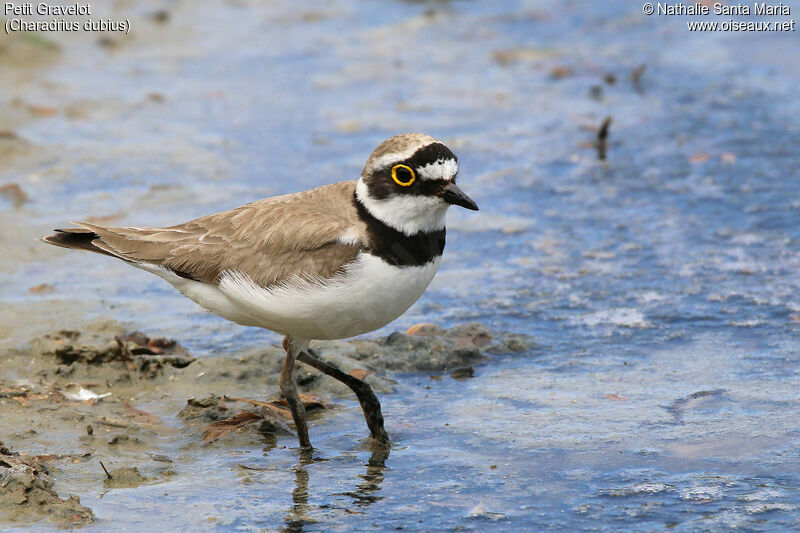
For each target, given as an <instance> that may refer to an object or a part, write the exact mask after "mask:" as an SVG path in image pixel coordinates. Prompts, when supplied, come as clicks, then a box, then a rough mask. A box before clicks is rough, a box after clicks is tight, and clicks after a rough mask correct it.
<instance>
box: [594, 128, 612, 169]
mask: <svg viewBox="0 0 800 533" xmlns="http://www.w3.org/2000/svg"><path fill="white" fill-rule="evenodd" d="M612 121H613V118H612V117H606V118H605V120H604V121H603V123H602V124H601V125H600V129H599V130H597V141H596V142H595V147H596V148H597V159H599V160H600V161H605V160H606V147H607V146H608V130H609V128H611V122H612Z"/></svg>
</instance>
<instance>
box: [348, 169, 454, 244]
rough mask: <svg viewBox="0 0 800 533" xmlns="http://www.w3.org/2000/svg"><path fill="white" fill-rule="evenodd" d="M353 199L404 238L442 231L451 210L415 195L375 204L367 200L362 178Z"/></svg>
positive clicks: (391, 197)
mask: <svg viewBox="0 0 800 533" xmlns="http://www.w3.org/2000/svg"><path fill="white" fill-rule="evenodd" d="M356 198H358V199H359V201H360V202H361V203H362V204H364V207H366V208H367V211H369V213H370V214H371V215H372V216H374V217H375V218H377V219H378V220H380V221H381V222H383V223H384V224H386V225H387V226H390V227H392V228H394V229H396V230H398V231H401V232H403V233H405V234H406V235H414V234H415V233H419V232H426V233H427V232H431V231H436V230H440V229H443V228H444V216H445V214H446V213H447V208H448V207H450V206H449V204H447V203H445V202H444V201H443V200H442V199H441V198H436V197H430V196H418V195H414V194H400V195H396V196H390V197H388V198H384V199H383V200H378V199H376V198H373V197H371V196H370V194H369V189H368V188H367V184H366V183H364V180H363V179H361V178H359V179H358V182H357V183H356Z"/></svg>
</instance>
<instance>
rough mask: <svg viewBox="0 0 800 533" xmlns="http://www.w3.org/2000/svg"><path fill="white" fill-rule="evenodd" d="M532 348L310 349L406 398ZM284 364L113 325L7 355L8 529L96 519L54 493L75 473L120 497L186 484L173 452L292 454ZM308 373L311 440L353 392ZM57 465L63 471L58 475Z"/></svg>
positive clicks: (388, 341)
mask: <svg viewBox="0 0 800 533" xmlns="http://www.w3.org/2000/svg"><path fill="white" fill-rule="evenodd" d="M533 347H534V340H533V338H531V337H529V336H527V335H523V334H506V333H500V332H493V331H490V330H489V329H488V328H487V327H486V326H484V325H482V324H479V323H469V324H465V325H463V326H459V327H455V328H451V329H445V328H442V327H440V326H436V325H433V324H419V325H416V326H413V327H412V328H410V329H409V330H408V331H407V332H395V333H393V334H391V335H389V336H388V337H383V338H377V339H375V340H367V339H358V340H352V341H338V342H337V341H331V342H315V343H313V344H312V350H313V352H314V353H315V354H316V355H317V356H318V357H321V358H322V359H323V360H325V361H327V362H329V363H331V364H334V365H336V366H338V367H339V368H340V369H341V370H343V371H345V372H348V373H350V374H351V375H354V376H356V377H359V378H360V379H364V380H366V381H367V382H368V383H370V384H371V385H372V386H373V387H374V389H375V390H376V391H378V392H380V393H384V394H390V393H391V392H392V391H393V390H394V383H395V381H394V379H393V378H392V376H393V375H395V373H396V372H403V373H424V374H428V375H430V376H431V377H434V378H439V379H441V376H446V375H448V373H449V374H450V375H451V376H452V377H462V378H463V377H464V376H465V374H464V372H463V371H464V369H470V371H471V369H472V365H475V364H479V363H483V362H485V361H488V360H490V359H491V357H492V356H493V355H492V354H496V353H502V354H508V353H519V352H526V351H530V350H531V349H533ZM284 357H285V352H284V351H283V349H282V348H281V347H280V346H278V345H272V346H267V347H265V348H263V349H258V350H251V351H248V352H246V353H240V354H235V355H231V356H217V357H214V358H203V359H196V358H194V357H192V356H191V355H190V354H189V353H188V352H187V350H186V349H185V348H184V347H182V346H181V345H180V344H179V343H178V342H176V341H175V340H170V339H165V338H151V337H148V336H147V335H145V334H143V333H140V332H126V330H125V328H123V327H122V325H120V324H118V323H116V322H113V321H101V322H97V323H94V324H91V325H88V326H86V327H84V328H82V329H80V330H60V331H56V332H52V333H48V334H45V335H43V336H41V337H37V338H35V339H33V340H32V341H31V342H30V343H28V344H26V345H25V346H22V347H20V348H15V349H7V350H5V351H4V352H2V353H0V358H2V360H3V361H4V364H7V365H8V366H7V367H6V368H8V369H13V370H11V371H10V372H7V373H5V374H4V377H3V380H2V381H0V420H2V422H0V434H3V435H5V437H4V438H5V439H6V444H7V445H8V446H10V447H13V448H14V449H19V450H32V451H30V452H28V451H25V452H21V453H17V452H14V451H11V448H2V450H0V451H2V453H0V467H3V468H4V470H3V471H2V472H0V479H1V480H2V482H0V486H1V487H2V489H0V498H2V499H1V500H0V501H2V502H3V503H4V505H3V506H2V507H3V509H4V515H3V516H2V520H4V521H6V522H7V523H9V524H33V523H36V522H38V521H41V520H49V521H51V522H53V523H55V524H57V525H61V526H69V527H75V526H81V525H84V524H87V523H89V522H92V520H93V518H94V515H93V513H92V510H91V509H89V508H88V507H85V506H82V505H81V504H80V499H79V498H78V497H77V496H71V495H70V496H68V497H60V496H59V495H58V493H57V492H56V491H55V490H54V489H53V486H54V481H53V479H54V478H55V479H56V480H57V479H58V478H59V475H60V474H62V473H63V472H65V471H67V472H68V471H69V469H70V465H71V464H73V463H74V464H77V463H86V464H91V465H92V467H93V468H94V474H95V477H96V478H97V479H102V480H103V486H104V487H105V488H106V489H108V490H111V489H122V488H135V487H139V486H142V485H148V484H158V483H161V482H164V481H166V480H171V479H172V478H173V477H174V476H179V475H180V474H179V473H178V472H177V471H176V469H175V467H174V462H175V460H174V459H173V458H171V457H170V456H169V455H168V454H165V453H161V452H162V451H163V449H164V448H167V449H175V448H178V449H180V448H182V447H189V448H192V447H211V448H209V449H207V450H206V451H205V453H207V454H213V453H214V451H213V446H215V445H216V444H215V443H217V442H218V441H221V444H222V445H223V446H224V447H226V448H231V447H233V448H235V447H259V446H262V447H263V446H264V445H265V444H266V445H270V446H275V445H276V444H277V443H278V440H279V439H280V441H281V442H283V443H284V445H285V446H290V447H294V446H295V445H296V437H295V435H294V431H293V427H292V426H293V424H292V422H291V414H290V412H289V410H288V407H287V405H286V402H285V400H283V399H282V398H281V397H280V393H279V388H278V381H277V380H278V376H279V374H280V369H281V366H282V364H283V359H284ZM296 375H297V380H298V384H299V388H300V390H301V399H302V400H303V402H304V404H305V406H306V410H307V413H308V417H309V421H310V424H311V428H312V432H313V428H314V425H315V422H316V421H318V420H320V419H322V418H326V417H336V410H337V408H341V407H342V405H339V404H338V402H339V401H344V402H346V403H349V404H352V403H353V399H352V398H351V396H352V394H351V392H350V390H349V389H347V388H346V387H345V386H343V385H341V384H339V383H338V382H336V381H334V380H332V379H330V378H328V377H326V376H324V375H322V374H320V373H318V372H316V371H315V370H313V369H310V368H308V367H305V366H304V365H301V364H298V365H297V374H296ZM165 419H169V420H171V421H172V423H167V422H165ZM361 425H363V422H362V423H361V424H358V426H357V427H355V428H353V430H354V432H357V431H355V430H361V429H362V427H361ZM364 433H365V435H366V430H365V429H364ZM165 440H167V441H169V444H167V445H166V446H164V444H163V441H165ZM54 443H57V444H54ZM30 454H34V455H30ZM52 463H56V464H58V468H57V470H56V471H55V473H54V472H53V471H52V469H50V468H48V466H47V465H49V464H52ZM142 465H146V466H144V467H143V466H142ZM84 467H85V465H84ZM140 468H141V470H140ZM65 477H69V474H67V475H66V476H65Z"/></svg>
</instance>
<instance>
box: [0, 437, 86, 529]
mask: <svg viewBox="0 0 800 533" xmlns="http://www.w3.org/2000/svg"><path fill="white" fill-rule="evenodd" d="M53 458H54V457H53V456H43V455H35V456H31V455H26V454H21V453H17V452H14V451H11V450H10V449H8V448H7V447H5V446H4V445H3V444H2V443H0V518H2V520H3V521H9V522H23V523H24V522H34V521H38V520H41V519H42V518H47V519H49V520H50V521H51V522H54V523H56V524H58V525H60V526H65V527H75V526H82V525H85V524H88V523H90V522H92V521H93V520H94V514H93V513H92V510H91V509H89V508H88V507H85V506H83V505H81V501H80V498H78V496H70V497H69V498H61V497H59V495H58V494H57V493H56V492H55V491H54V490H53V479H52V478H51V477H50V472H49V470H48V469H47V467H46V466H45V464H44V462H45V461H46V460H49V459H53Z"/></svg>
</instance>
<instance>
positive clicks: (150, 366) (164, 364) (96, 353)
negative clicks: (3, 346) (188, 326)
mask: <svg viewBox="0 0 800 533" xmlns="http://www.w3.org/2000/svg"><path fill="white" fill-rule="evenodd" d="M31 355H33V356H39V355H40V356H42V358H43V359H44V360H45V361H47V360H48V359H50V360H52V361H54V362H55V365H50V368H47V363H45V368H43V370H42V375H46V376H47V375H51V374H59V375H61V376H71V375H75V376H81V375H85V374H87V373H93V372H92V370H91V368H88V367H97V366H101V365H102V366H103V368H104V370H106V371H107V370H109V369H113V370H114V371H115V373H116V375H115V376H113V377H112V379H110V381H112V382H114V381H123V380H124V381H131V380H135V379H142V378H152V377H155V376H156V375H158V374H160V373H161V372H162V371H163V370H164V369H165V368H185V367H187V366H189V365H190V364H191V363H193V362H194V360H195V359H194V358H193V357H192V356H190V355H189V354H188V352H187V351H186V350H185V349H184V348H183V347H182V346H181V345H180V344H178V343H177V341H174V340H170V339H164V338H150V337H147V336H146V335H144V334H143V333H140V332H133V333H125V332H123V331H120V328H119V327H118V326H116V325H115V324H113V323H108V324H105V325H100V326H98V327H96V328H92V329H90V330H85V331H77V330H61V331H58V332H55V333H51V334H48V335H45V336H43V337H40V338H38V339H36V340H35V341H34V342H33V343H32V344H31Z"/></svg>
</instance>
